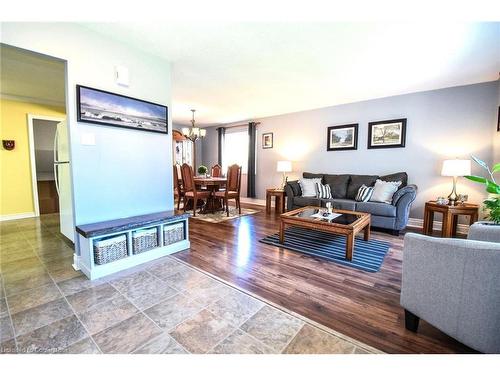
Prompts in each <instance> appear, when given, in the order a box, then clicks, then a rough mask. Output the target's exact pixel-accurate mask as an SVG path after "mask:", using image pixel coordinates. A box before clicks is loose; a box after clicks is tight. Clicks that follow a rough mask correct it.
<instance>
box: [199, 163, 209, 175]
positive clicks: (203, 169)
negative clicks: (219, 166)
mask: <svg viewBox="0 0 500 375" xmlns="http://www.w3.org/2000/svg"><path fill="white" fill-rule="evenodd" d="M207 173H208V168H207V167H205V166H204V165H200V166H199V167H198V174H199V175H200V176H205V177H207Z"/></svg>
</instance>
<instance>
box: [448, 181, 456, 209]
mask: <svg viewBox="0 0 500 375" xmlns="http://www.w3.org/2000/svg"><path fill="white" fill-rule="evenodd" d="M457 201H458V195H457V178H456V177H453V190H452V191H451V193H450V195H448V205H449V206H456V204H457Z"/></svg>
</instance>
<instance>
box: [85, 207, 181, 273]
mask: <svg viewBox="0 0 500 375" xmlns="http://www.w3.org/2000/svg"><path fill="white" fill-rule="evenodd" d="M189 216H190V215H189V214H176V213H174V212H173V211H165V212H158V213H154V214H149V215H141V216H134V217H129V218H124V219H117V220H110V221H105V222H101V223H94V224H85V225H79V226H77V227H76V231H77V233H78V239H77V241H78V244H79V248H80V256H79V258H78V259H79V261H78V266H79V268H80V269H81V271H82V272H83V273H84V274H85V275H87V277H88V278H89V279H91V280H94V279H98V278H100V277H103V276H107V275H110V274H113V273H115V272H119V271H122V270H125V269H128V268H131V267H134V266H137V265H139V264H142V263H145V262H149V261H151V260H154V259H157V258H161V257H163V256H165V255H169V254H173V253H175V252H178V251H182V250H186V249H188V248H189V247H190V242H189V227H188V223H189V221H188V218H189ZM154 233H156V235H154ZM123 236H125V237H123ZM155 236H156V238H155ZM124 239H125V241H124Z"/></svg>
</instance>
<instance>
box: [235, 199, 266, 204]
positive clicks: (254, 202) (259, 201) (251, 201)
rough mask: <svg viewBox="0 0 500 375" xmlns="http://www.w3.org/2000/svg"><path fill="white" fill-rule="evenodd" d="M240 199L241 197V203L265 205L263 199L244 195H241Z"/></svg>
mask: <svg viewBox="0 0 500 375" xmlns="http://www.w3.org/2000/svg"><path fill="white" fill-rule="evenodd" d="M240 199H241V203H249V204H255V205H256V206H265V205H266V200H265V199H257V198H246V197H241V198H240Z"/></svg>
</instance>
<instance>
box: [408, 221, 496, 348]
mask: <svg viewBox="0 0 500 375" xmlns="http://www.w3.org/2000/svg"><path fill="white" fill-rule="evenodd" d="M469 238H473V240H472V239H454V238H433V237H428V236H423V235H419V234H415V233H408V234H407V235H406V236H405V240H404V250H403V280H402V288H401V305H402V306H403V307H404V309H405V325H406V328H407V329H409V330H411V331H414V332H417V329H418V323H419V319H420V318H422V319H424V320H425V321H427V322H428V323H430V324H432V325H433V326H435V327H436V328H438V329H440V330H441V331H443V332H444V333H446V334H448V335H449V336H451V337H453V338H455V339H456V340H458V341H460V342H461V343H463V344H465V345H467V346H469V347H471V348H473V349H476V350H478V351H481V352H484V353H500V227H489V228H485V226H483V225H479V224H474V225H472V226H471V227H470V229H469ZM483 238H487V239H488V240H489V241H496V242H488V241H482V240H481V239H483Z"/></svg>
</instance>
